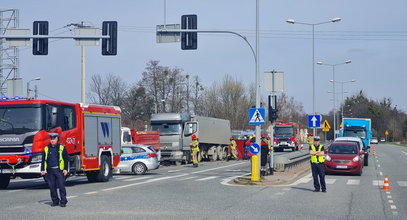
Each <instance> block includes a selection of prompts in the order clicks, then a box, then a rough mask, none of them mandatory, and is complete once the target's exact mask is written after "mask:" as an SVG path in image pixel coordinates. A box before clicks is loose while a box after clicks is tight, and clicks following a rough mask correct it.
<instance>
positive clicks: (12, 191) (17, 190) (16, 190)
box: [8, 189, 23, 193]
mask: <svg viewBox="0 0 407 220" xmlns="http://www.w3.org/2000/svg"><path fill="white" fill-rule="evenodd" d="M19 191H23V190H22V189H15V190H10V191H8V192H9V193H14V192H19Z"/></svg>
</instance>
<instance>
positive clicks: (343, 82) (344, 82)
mask: <svg viewBox="0 0 407 220" xmlns="http://www.w3.org/2000/svg"><path fill="white" fill-rule="evenodd" d="M331 81H332V82H333V80H331ZM335 82H336V83H340V84H341V87H342V102H344V100H343V94H344V93H345V92H344V91H343V84H346V83H353V82H356V79H352V80H349V81H342V82H341V81H335ZM334 84H335V83H334ZM344 105H345V102H344V103H343V104H342V105H341V118H343V106H344Z"/></svg>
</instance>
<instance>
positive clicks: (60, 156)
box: [41, 133, 69, 207]
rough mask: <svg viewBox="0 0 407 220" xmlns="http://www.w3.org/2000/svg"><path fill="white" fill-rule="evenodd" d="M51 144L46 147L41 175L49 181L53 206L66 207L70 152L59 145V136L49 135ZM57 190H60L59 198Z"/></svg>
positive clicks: (55, 134)
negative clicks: (66, 179)
mask: <svg viewBox="0 0 407 220" xmlns="http://www.w3.org/2000/svg"><path fill="white" fill-rule="evenodd" d="M49 137H50V144H49V145H47V146H45V147H44V152H43V155H42V162H41V175H42V176H45V179H46V180H47V183H48V186H49V190H50V194H51V200H52V204H51V206H57V205H59V206H61V207H65V206H66V203H68V200H67V199H66V190H65V176H66V175H68V170H67V169H68V161H69V156H68V152H67V151H66V149H65V146H64V145H62V144H58V139H59V138H58V134H57V133H49ZM57 188H58V189H59V196H60V197H58V192H57Z"/></svg>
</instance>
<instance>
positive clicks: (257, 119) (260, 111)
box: [249, 108, 266, 125]
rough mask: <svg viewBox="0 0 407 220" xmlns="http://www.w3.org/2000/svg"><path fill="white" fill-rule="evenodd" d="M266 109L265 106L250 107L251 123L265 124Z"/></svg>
mask: <svg viewBox="0 0 407 220" xmlns="http://www.w3.org/2000/svg"><path fill="white" fill-rule="evenodd" d="M265 118H266V110H265V109H264V108H251V109H249V125H265V124H266V120H265Z"/></svg>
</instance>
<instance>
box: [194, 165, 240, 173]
mask: <svg viewBox="0 0 407 220" xmlns="http://www.w3.org/2000/svg"><path fill="white" fill-rule="evenodd" d="M245 163H246V162H241V163H235V164H230V165H226V166H221V167H215V168H211V169H206V170H200V171H195V172H192V173H191V174H195V173H204V172H208V171H211V170H218V169H222V168H226V167H232V166H237V165H242V164H245Z"/></svg>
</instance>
